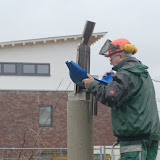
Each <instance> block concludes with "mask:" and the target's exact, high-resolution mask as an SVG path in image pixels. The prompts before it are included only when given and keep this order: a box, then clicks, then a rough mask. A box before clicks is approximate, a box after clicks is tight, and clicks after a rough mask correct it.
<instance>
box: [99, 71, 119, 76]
mask: <svg viewBox="0 0 160 160" xmlns="http://www.w3.org/2000/svg"><path fill="white" fill-rule="evenodd" d="M108 73H109V72H105V74H104V75H103V76H102V77H105V76H107V74H108ZM112 73H113V75H114V76H115V74H116V72H114V71H112Z"/></svg>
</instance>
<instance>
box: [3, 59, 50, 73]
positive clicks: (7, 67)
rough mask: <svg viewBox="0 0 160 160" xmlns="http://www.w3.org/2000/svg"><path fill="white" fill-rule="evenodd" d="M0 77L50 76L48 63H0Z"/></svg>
mask: <svg viewBox="0 0 160 160" xmlns="http://www.w3.org/2000/svg"><path fill="white" fill-rule="evenodd" d="M0 75H17V76H50V64H49V63H4V62H3V63H0Z"/></svg>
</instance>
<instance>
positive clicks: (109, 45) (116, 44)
mask: <svg viewBox="0 0 160 160" xmlns="http://www.w3.org/2000/svg"><path fill="white" fill-rule="evenodd" d="M121 51H126V52H130V53H132V54H135V53H136V52H137V48H136V47H135V46H134V45H132V44H131V43H130V42H129V41H128V40H127V39H124V38H120V39H116V40H114V41H110V40H107V41H106V42H105V44H104V45H103V47H102V49H101V51H100V53H99V54H101V55H105V57H110V55H111V54H113V53H117V52H121Z"/></svg>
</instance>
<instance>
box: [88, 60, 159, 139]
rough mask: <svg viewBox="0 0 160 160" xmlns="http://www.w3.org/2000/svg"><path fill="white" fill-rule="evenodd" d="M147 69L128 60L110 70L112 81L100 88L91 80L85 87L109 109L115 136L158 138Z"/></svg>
mask: <svg viewBox="0 0 160 160" xmlns="http://www.w3.org/2000/svg"><path fill="white" fill-rule="evenodd" d="M147 69H148V67H147V66H145V65H143V64H142V63H141V62H140V61H139V60H137V59H136V58H134V57H130V58H127V59H125V60H123V61H122V62H120V63H119V64H118V65H117V66H115V67H113V70H115V71H117V72H116V75H115V76H113V81H112V82H110V83H108V84H107V85H103V84H100V83H99V82H97V81H93V82H92V83H91V84H90V86H89V88H88V91H89V92H90V93H92V94H93V95H94V96H95V97H96V98H97V99H98V100H99V101H100V102H101V103H103V104H105V105H107V106H109V107H111V114H112V128H113V133H114V135H115V136H116V137H132V136H139V135H149V139H150V140H159V139H160V122H159V116H158V110H157V104H156V99H155V90H154V86H153V83H152V79H151V77H150V75H149V73H148V71H147ZM142 138H143V136H142Z"/></svg>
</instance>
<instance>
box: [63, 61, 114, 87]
mask: <svg viewBox="0 0 160 160" xmlns="http://www.w3.org/2000/svg"><path fill="white" fill-rule="evenodd" d="M66 65H67V67H68V69H69V74H70V78H71V79H72V81H73V82H74V83H75V84H76V85H78V86H80V87H82V88H85V86H84V84H83V83H82V80H83V79H85V78H88V77H87V72H86V71H85V70H84V69H82V68H81V67H80V66H79V65H77V64H76V63H75V62H73V61H71V62H68V61H66ZM112 76H113V73H112V71H111V72H109V73H107V76H104V77H103V78H102V79H101V80H99V79H97V78H94V77H93V78H94V79H95V80H96V81H98V82H100V83H102V84H107V83H109V82H111V81H112Z"/></svg>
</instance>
